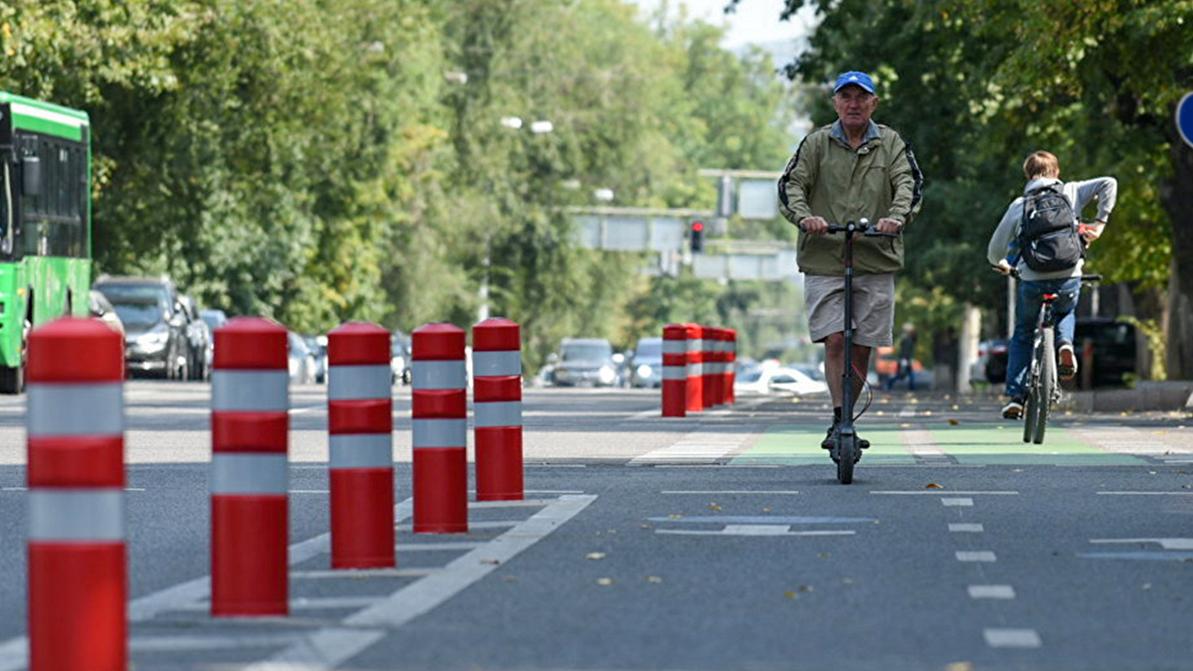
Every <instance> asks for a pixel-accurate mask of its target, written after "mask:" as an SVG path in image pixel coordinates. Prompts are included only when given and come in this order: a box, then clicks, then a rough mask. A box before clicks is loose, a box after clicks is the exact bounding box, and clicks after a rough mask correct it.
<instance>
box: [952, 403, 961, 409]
mask: <svg viewBox="0 0 1193 671" xmlns="http://www.w3.org/2000/svg"><path fill="white" fill-rule="evenodd" d="M960 409H961V406H959V405H957V404H956V403H954V404H953V410H960Z"/></svg>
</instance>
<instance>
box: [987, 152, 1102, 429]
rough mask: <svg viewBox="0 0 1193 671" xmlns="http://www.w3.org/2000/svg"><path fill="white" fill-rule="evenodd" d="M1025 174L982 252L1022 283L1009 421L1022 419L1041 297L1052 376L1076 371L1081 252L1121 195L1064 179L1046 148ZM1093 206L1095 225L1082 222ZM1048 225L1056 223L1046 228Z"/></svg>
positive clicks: (1092, 182) (1097, 181)
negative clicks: (1047, 306) (1046, 310)
mask: <svg viewBox="0 0 1193 671" xmlns="http://www.w3.org/2000/svg"><path fill="white" fill-rule="evenodd" d="M1023 174H1024V176H1025V177H1026V178H1027V185H1026V186H1024V188H1023V195H1022V196H1020V197H1018V198H1016V199H1015V200H1013V201H1012V202H1011V204H1010V205H1009V206H1008V207H1007V211H1006V213H1005V214H1003V217H1002V221H1001V222H999V224H998V228H996V229H995V231H994V235H993V236H991V238H990V244H989V246H988V247H987V249H986V256H987V260H988V261H989V262H990V263H991V265H993V266H994V267H995V268H996V269H997V270H998V271H999V272H1001V273H1003V274H1004V275H1009V274H1010V273H1011V272H1012V270H1013V269H1017V270H1018V272H1019V279H1020V281H1019V293H1018V297H1017V300H1016V303H1015V305H1016V306H1015V315H1016V318H1015V335H1014V337H1012V339H1011V346H1010V348H1009V350H1010V351H1009V352H1008V355H1007V389H1006V395H1007V396H1008V397H1009V400H1008V402H1007V404H1006V405H1005V406H1003V409H1002V416H1003V417H1005V418H1007V419H1019V418H1020V417H1022V416H1023V403H1024V397H1025V394H1026V392H1025V389H1024V377H1025V374H1026V370H1027V364H1028V361H1029V360H1030V359H1031V345H1032V331H1034V330H1035V318H1036V315H1037V314H1038V313H1039V311H1040V304H1041V302H1042V300H1043V296H1044V294H1056V300H1055V302H1053V304H1052V308H1053V316H1054V318H1055V320H1056V343H1057V366H1056V369H1057V374H1058V375H1059V376H1060V377H1061V379H1065V380H1068V379H1072V377H1073V376H1074V375H1076V373H1077V356H1076V354H1075V353H1074V351H1073V331H1074V329H1075V327H1076V323H1077V316H1076V313H1075V310H1074V309H1075V308H1076V307H1077V298H1078V296H1079V295H1080V292H1081V269H1082V266H1083V265H1084V262H1085V258H1084V256H1085V255H1084V248H1085V247H1086V246H1088V245H1089V244H1090V243H1092V242H1093V241H1094V240H1097V239H1098V237H1100V236H1101V235H1102V231H1103V229H1104V228H1105V226H1106V221H1107V220H1108V219H1109V218H1110V212H1111V211H1112V210H1113V209H1114V201H1115V198H1116V196H1117V194H1118V182H1117V181H1116V180H1115V178H1113V177H1096V178H1094V179H1089V180H1084V181H1080V182H1068V183H1066V182H1062V181H1061V180H1060V161H1059V160H1057V158H1056V156H1054V155H1053V154H1051V153H1049V152H1046V151H1036V152H1032V153H1031V154H1030V155H1029V156H1028V157H1027V159H1026V160H1025V161H1024V162H1023ZM1091 201H1096V202H1097V215H1096V216H1095V217H1094V223H1093V224H1092V225H1085V224H1079V223H1078V220H1077V218H1078V216H1079V215H1080V214H1081V211H1082V210H1083V209H1085V206H1086V205H1088V204H1089V203H1090V202H1091ZM1049 222H1055V223H1054V225H1049ZM1061 224H1067V226H1066V227H1061ZM1070 240H1072V242H1070ZM1074 246H1075V247H1076V249H1075V250H1074V249H1073V247H1074ZM1008 259H1010V260H1008ZM1012 261H1013V262H1014V263H1015V265H1014V266H1013V265H1012Z"/></svg>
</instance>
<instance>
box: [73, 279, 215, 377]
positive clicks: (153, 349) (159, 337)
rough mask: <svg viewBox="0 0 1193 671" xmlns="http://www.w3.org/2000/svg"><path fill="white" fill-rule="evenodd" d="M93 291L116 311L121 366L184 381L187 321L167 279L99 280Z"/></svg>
mask: <svg viewBox="0 0 1193 671" xmlns="http://www.w3.org/2000/svg"><path fill="white" fill-rule="evenodd" d="M94 288H95V289H96V291H99V292H100V293H101V294H103V295H104V298H107V299H108V302H110V303H111V304H112V306H113V307H114V308H116V314H118V315H120V321H121V322H123V323H124V365H125V368H126V369H127V370H128V374H129V376H130V377H131V376H133V375H134V374H136V373H150V374H155V375H161V376H163V377H165V378H167V379H170V380H185V379H187V377H188V376H189V374H190V362H191V361H192V359H193V357H192V356H191V351H190V341H189V339H188V338H187V333H186V328H187V324H188V321H187V318H186V315H185V314H184V313H183V311H182V306H181V304H180V303H179V300H178V292H177V291H176V290H175V288H174V284H173V282H171V281H170V280H168V279H164V278H163V279H154V278H150V277H101V278H100V279H99V281H98V282H96V283H95V287H94Z"/></svg>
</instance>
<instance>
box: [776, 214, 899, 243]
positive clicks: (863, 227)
mask: <svg viewBox="0 0 1193 671" xmlns="http://www.w3.org/2000/svg"><path fill="white" fill-rule="evenodd" d="M799 229H800V230H801V231H802V230H804V227H803V226H800V227H799ZM828 233H861V234H862V235H867V236H871V237H883V238H897V237H899V235H898V234H897V233H883V232H882V231H880V230H878V228H877V225H876V224H871V223H870V220H869V219H866V218H864V217H863V218H861V219H859V220H857V221H856V222H854V221H849V222H846V223H844V224H829V225H828Z"/></svg>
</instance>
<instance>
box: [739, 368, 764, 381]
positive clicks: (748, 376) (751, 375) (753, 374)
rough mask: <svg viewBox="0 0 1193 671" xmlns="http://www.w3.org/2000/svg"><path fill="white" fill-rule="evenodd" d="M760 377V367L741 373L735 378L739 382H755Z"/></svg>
mask: <svg viewBox="0 0 1193 671" xmlns="http://www.w3.org/2000/svg"><path fill="white" fill-rule="evenodd" d="M760 377H762V369H761V368H759V369H756V370H752V371H749V372H746V373H743V374H742V375H739V376H738V378H737V379H738V381H739V382H757V381H758V378H760Z"/></svg>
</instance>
